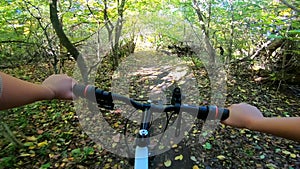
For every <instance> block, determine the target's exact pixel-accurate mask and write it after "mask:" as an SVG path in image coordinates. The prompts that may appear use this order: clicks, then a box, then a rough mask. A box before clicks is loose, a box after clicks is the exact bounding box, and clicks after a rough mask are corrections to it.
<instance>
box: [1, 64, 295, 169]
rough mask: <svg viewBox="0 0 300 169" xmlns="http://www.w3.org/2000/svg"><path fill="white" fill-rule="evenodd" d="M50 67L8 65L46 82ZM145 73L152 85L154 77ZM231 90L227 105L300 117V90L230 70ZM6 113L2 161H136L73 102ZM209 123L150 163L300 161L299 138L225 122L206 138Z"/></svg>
mask: <svg viewBox="0 0 300 169" xmlns="http://www.w3.org/2000/svg"><path fill="white" fill-rule="evenodd" d="M44 69H45V68H44V66H24V67H21V68H16V69H11V70H5V71H6V72H7V73H10V74H12V75H14V76H16V77H19V78H22V79H24V80H28V81H32V82H36V83H39V82H41V81H42V80H43V79H44V78H45V77H47V76H48V75H47V74H45V73H44ZM164 70H169V69H167V68H165V69H164ZM164 70H161V69H160V70H159V71H160V72H164ZM193 70H196V71H194V73H196V75H195V77H196V79H197V82H198V85H199V86H200V87H199V88H201V90H200V95H201V96H202V98H201V100H200V102H199V104H209V101H210V100H209V90H210V84H209V80H207V73H206V71H205V69H203V67H201V66H198V67H194V68H193ZM157 71H158V70H157ZM152 73H153V74H152V75H154V74H155V72H152ZM70 75H72V74H70ZM156 75H158V74H156ZM135 77H138V78H136V79H135V80H133V81H135V82H136V83H131V85H135V88H138V87H139V86H141V85H142V84H140V83H141V79H142V78H143V76H141V77H139V76H137V75H135ZM144 77H145V76H144ZM148 77H149V74H148ZM150 77H152V78H153V76H150ZM143 80H144V82H147V85H148V86H151V83H149V81H147V79H143ZM99 83H101V82H99ZM103 83H104V82H103ZM160 83H161V82H160ZM104 88H105V87H104ZM107 88H108V87H107ZM141 94H142V90H135V94H134V95H135V96H137V97H138V96H140V95H141ZM226 97H227V99H226V105H230V104H232V103H239V102H247V103H251V104H253V105H255V106H257V107H259V109H260V110H261V111H262V112H263V113H264V115H265V116H270V117H271V116H275V117H278V116H280V117H291V116H300V104H299V103H300V99H299V98H298V97H296V96H295V95H293V94H292V93H291V92H289V91H288V90H283V91H278V90H277V86H272V85H270V84H262V83H259V82H255V81H254V80H253V79H252V78H251V76H248V75H243V74H239V75H236V74H234V73H228V77H227V95H226ZM139 99H144V98H139ZM0 115H1V118H0V119H1V124H2V128H1V135H0V168H22V169H23V168H43V169H46V168H80V169H82V168H114V169H118V168H126V169H127V168H132V165H131V163H130V159H128V158H123V157H119V156H118V155H116V154H113V153H110V152H109V151H107V150H105V149H104V148H103V147H102V146H101V145H99V144H96V143H95V142H94V141H93V140H92V139H91V138H90V137H89V136H88V135H87V134H85V132H84V131H83V130H82V126H81V124H80V123H79V120H78V115H77V114H76V112H75V110H74V108H73V103H72V102H68V101H57V100H54V101H43V102H37V103H34V104H31V105H27V106H23V107H20V108H15V109H11V110H7V111H2V112H1V114H0ZM120 118H121V115H120V113H113V114H110V115H109V117H107V120H108V121H109V123H110V124H112V126H113V127H114V128H116V129H117V128H119V129H120V131H122V130H123V128H124V126H125V125H124V122H125V121H124V120H123V121H122V120H120ZM202 125H203V122H202V121H200V120H199V121H198V123H195V124H194V126H193V128H192V129H191V130H190V131H189V133H187V134H186V137H185V139H184V140H182V141H181V142H180V143H178V144H174V145H172V147H171V148H170V150H169V151H167V152H166V153H164V154H160V155H158V156H156V157H154V158H153V159H152V160H151V168H176V169H178V168H193V169H197V168H206V169H209V168H270V169H273V168H288V169H296V168H300V145H299V143H297V142H293V141H289V140H286V139H282V138H278V137H274V136H271V135H268V134H263V133H259V132H254V131H249V130H246V129H235V128H231V127H228V126H224V125H222V124H218V127H217V129H216V130H215V132H214V133H213V135H211V136H210V137H209V138H208V139H206V140H205V141H204V142H203V143H201V144H199V143H198V139H199V133H201V129H202V128H201V127H202ZM3 126H4V127H3ZM6 128H9V130H10V131H11V132H7V129H6ZM158 128H161V127H158ZM133 132H134V130H133ZM11 135H14V136H15V138H16V140H18V141H19V143H20V145H18V144H16V143H14V142H16V141H13V140H14V139H13V138H12V136H11ZM111 139H112V143H114V142H118V141H119V138H111Z"/></svg>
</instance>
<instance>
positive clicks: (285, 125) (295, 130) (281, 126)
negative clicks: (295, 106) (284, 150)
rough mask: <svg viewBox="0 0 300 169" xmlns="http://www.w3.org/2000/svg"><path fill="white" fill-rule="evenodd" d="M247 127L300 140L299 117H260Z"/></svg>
mask: <svg viewBox="0 0 300 169" xmlns="http://www.w3.org/2000/svg"><path fill="white" fill-rule="evenodd" d="M249 129H251V130H256V131H259V132H264V133H269V134H272V135H275V136H279V137H283V138H287V139H291V140H294V141H298V142H300V117H290V118H275V117H273V118H262V119H259V120H257V121H254V122H253V123H252V124H251V125H250V126H249Z"/></svg>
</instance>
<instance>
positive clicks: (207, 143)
mask: <svg viewBox="0 0 300 169" xmlns="http://www.w3.org/2000/svg"><path fill="white" fill-rule="evenodd" d="M202 146H203V147H204V148H205V149H206V150H210V149H211V148H212V145H211V144H210V143H209V142H206V143H205V144H204V145H202Z"/></svg>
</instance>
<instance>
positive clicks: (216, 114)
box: [197, 106, 229, 121]
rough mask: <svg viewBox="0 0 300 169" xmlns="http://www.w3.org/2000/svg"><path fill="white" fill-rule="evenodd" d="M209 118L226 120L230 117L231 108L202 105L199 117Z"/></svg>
mask: <svg viewBox="0 0 300 169" xmlns="http://www.w3.org/2000/svg"><path fill="white" fill-rule="evenodd" d="M207 117H208V119H220V120H221V121H223V120H226V119H227V118H228V117H229V110H228V109H225V108H218V107H217V106H200V107H199V111H198V115H197V118H198V119H202V120H206V119H207Z"/></svg>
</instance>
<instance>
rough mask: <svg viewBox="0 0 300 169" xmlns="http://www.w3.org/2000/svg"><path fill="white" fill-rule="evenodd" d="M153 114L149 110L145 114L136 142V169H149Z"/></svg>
mask: <svg viewBox="0 0 300 169" xmlns="http://www.w3.org/2000/svg"><path fill="white" fill-rule="evenodd" d="M151 115H152V113H151V112H150V110H149V109H146V110H145V111H144V112H143V116H142V123H141V126H140V130H139V133H138V136H137V140H136V148H135V158H134V160H135V161H134V168H135V169H148V164H149V160H148V157H149V151H148V145H149V143H150V131H149V128H150V120H151Z"/></svg>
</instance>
